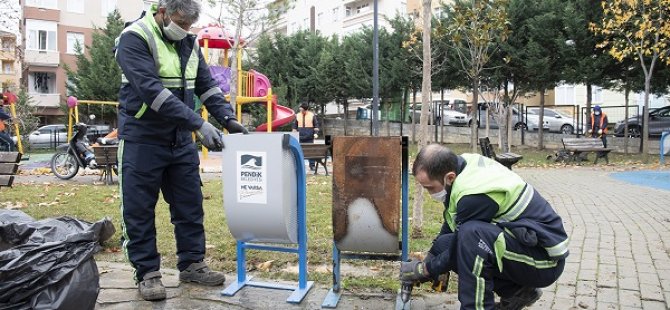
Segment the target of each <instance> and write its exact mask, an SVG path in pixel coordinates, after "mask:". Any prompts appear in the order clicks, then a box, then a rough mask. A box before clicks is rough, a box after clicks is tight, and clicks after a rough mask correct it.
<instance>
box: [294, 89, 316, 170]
mask: <svg viewBox="0 0 670 310" xmlns="http://www.w3.org/2000/svg"><path fill="white" fill-rule="evenodd" d="M319 127H320V126H319V120H318V119H317V118H316V115H315V114H314V113H313V112H312V111H310V110H309V103H307V102H303V103H301V104H300V112H298V115H296V117H295V122H294V123H293V131H294V132H295V131H297V132H298V134H299V136H300V143H314V139H316V138H317V137H318V136H319ZM309 169H311V170H314V169H316V161H315V160H313V159H310V160H309Z"/></svg>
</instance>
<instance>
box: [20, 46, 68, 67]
mask: <svg viewBox="0 0 670 310" xmlns="http://www.w3.org/2000/svg"><path fill="white" fill-rule="evenodd" d="M25 60H26V63H27V64H29V65H34V66H45V67H58V65H59V64H60V55H59V53H58V51H47V50H26V59H25Z"/></svg>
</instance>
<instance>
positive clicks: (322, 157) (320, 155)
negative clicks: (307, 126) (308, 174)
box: [300, 143, 330, 175]
mask: <svg viewBox="0 0 670 310" xmlns="http://www.w3.org/2000/svg"><path fill="white" fill-rule="evenodd" d="M300 147H302V156H303V157H304V158H305V159H312V160H314V161H316V163H315V166H314V168H315V169H314V174H318V171H319V164H321V165H322V166H323V169H325V170H326V175H328V167H327V166H326V162H327V161H328V155H329V154H330V145H326V144H313V143H300Z"/></svg>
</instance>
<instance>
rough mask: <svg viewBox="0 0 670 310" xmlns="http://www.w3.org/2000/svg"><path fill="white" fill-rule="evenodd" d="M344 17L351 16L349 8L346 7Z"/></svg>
mask: <svg viewBox="0 0 670 310" xmlns="http://www.w3.org/2000/svg"><path fill="white" fill-rule="evenodd" d="M344 16H346V17H349V16H351V7H346V8H345V11H344Z"/></svg>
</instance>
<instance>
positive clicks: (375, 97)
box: [372, 0, 379, 137]
mask: <svg viewBox="0 0 670 310" xmlns="http://www.w3.org/2000/svg"><path fill="white" fill-rule="evenodd" d="M373 7H374V11H373V36H372V136H375V137H376V136H379V119H378V116H377V114H378V112H379V25H378V24H377V15H378V14H379V12H378V6H377V0H374V5H373Z"/></svg>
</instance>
